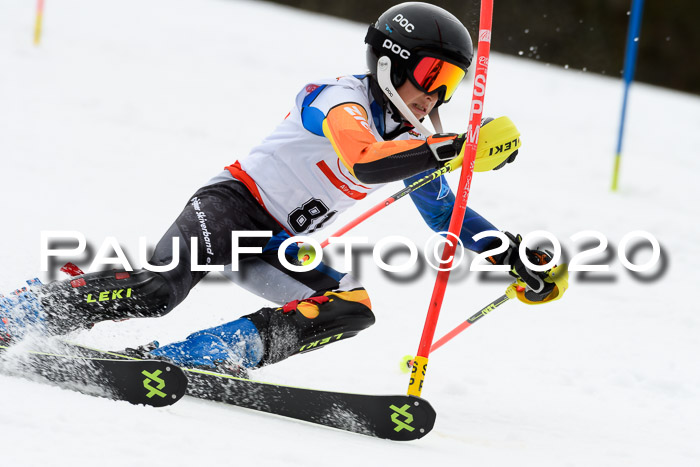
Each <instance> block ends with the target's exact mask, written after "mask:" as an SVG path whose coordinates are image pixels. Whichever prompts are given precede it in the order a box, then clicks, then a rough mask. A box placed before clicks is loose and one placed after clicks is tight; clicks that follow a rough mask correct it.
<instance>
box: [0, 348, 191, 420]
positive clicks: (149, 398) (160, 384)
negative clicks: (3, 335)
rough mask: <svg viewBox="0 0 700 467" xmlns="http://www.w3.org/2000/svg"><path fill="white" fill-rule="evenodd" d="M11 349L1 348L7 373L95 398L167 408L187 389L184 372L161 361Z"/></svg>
mask: <svg viewBox="0 0 700 467" xmlns="http://www.w3.org/2000/svg"><path fill="white" fill-rule="evenodd" d="M8 349H9V348H8V347H7V346H4V345H0V356H1V357H2V358H0V372H2V373H3V374H7V375H11V376H21V377H27V378H30V379H34V378H31V377H32V376H33V377H36V376H39V377H41V378H42V379H43V380H45V381H48V382H50V383H52V384H55V385H57V386H59V387H62V388H65V389H71V390H74V391H77V392H80V393H83V394H88V395H91V396H97V397H105V398H108V399H112V400H122V401H127V402H130V403H132V404H144V405H150V406H153V407H164V406H168V405H172V404H174V403H175V402H177V401H178V400H180V399H181V398H182V396H184V395H185V391H186V388H187V377H186V376H185V374H184V372H183V371H182V370H181V369H180V368H179V367H177V366H176V365H173V364H170V363H167V362H163V361H159V360H133V361H132V360H124V359H119V358H104V356H102V357H90V356H86V355H84V354H82V355H80V354H79V355H68V354H63V353H51V352H40V351H37V350H20V349H16V348H13V349H12V350H11V351H10V350H8ZM81 353H82V352H81Z"/></svg>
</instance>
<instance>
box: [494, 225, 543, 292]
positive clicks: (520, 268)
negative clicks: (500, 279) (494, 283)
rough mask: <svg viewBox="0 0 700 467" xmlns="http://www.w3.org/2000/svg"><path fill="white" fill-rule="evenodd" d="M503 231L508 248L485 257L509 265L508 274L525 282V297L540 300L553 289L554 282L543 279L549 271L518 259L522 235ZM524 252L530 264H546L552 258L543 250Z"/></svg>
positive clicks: (528, 249)
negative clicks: (540, 270)
mask: <svg viewBox="0 0 700 467" xmlns="http://www.w3.org/2000/svg"><path fill="white" fill-rule="evenodd" d="M504 233H505V234H506V236H507V237H508V239H509V241H510V244H509V245H508V249H507V250H506V251H504V252H503V253H500V254H498V255H495V256H489V257H488V258H487V259H488V260H489V261H490V262H491V263H493V264H497V265H508V266H510V275H511V276H513V277H515V278H516V279H520V280H522V281H523V282H525V284H527V288H526V290H525V298H527V299H528V300H530V301H531V302H541V301H542V300H544V299H545V298H547V297H548V296H549V294H550V293H552V290H554V285H555V284H554V282H551V281H549V280H547V281H545V279H546V278H548V277H549V275H548V272H549V271H542V272H539V271H533V270H532V269H528V267H527V266H526V265H525V264H524V263H523V261H522V260H521V259H520V254H519V249H520V243H521V242H522V240H523V239H522V237H521V236H520V235H517V236H515V235H513V234H511V233H510V232H504ZM525 254H526V256H527V259H528V260H529V261H530V262H531V263H532V264H536V265H542V264H547V263H549V262H550V261H551V260H552V255H551V253H549V252H548V251H544V250H532V249H530V248H525ZM552 267H554V265H552ZM550 270H551V268H550Z"/></svg>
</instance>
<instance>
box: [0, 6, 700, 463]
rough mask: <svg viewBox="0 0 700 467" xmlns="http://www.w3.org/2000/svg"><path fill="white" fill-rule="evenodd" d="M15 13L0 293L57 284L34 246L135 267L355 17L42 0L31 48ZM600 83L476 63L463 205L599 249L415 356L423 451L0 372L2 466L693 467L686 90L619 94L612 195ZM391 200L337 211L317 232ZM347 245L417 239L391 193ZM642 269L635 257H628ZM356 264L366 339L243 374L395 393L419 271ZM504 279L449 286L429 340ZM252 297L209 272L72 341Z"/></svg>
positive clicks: (337, 52) (421, 304)
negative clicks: (71, 243)
mask: <svg viewBox="0 0 700 467" xmlns="http://www.w3.org/2000/svg"><path fill="white" fill-rule="evenodd" d="M33 9H34V2H27V1H20V0H4V1H3V2H1V3H0V173H2V181H1V182H0V199H1V200H2V208H3V209H2V212H3V213H4V221H3V229H2V231H1V232H0V252H1V258H2V264H3V267H2V271H1V272H0V290H2V291H4V292H9V291H11V290H13V289H15V288H17V287H18V286H20V285H21V284H22V281H23V279H24V278H31V277H36V276H39V277H40V278H41V279H42V280H44V281H48V280H49V279H51V278H57V277H58V276H57V275H56V274H54V273H53V272H50V273H49V272H43V273H41V272H39V264H40V263H39V253H40V246H39V239H40V232H41V231H42V230H78V231H81V232H83V233H84V234H85V235H86V237H87V238H88V240H89V242H90V243H91V245H93V250H92V253H94V252H95V251H96V249H97V248H98V247H99V245H100V244H101V243H102V241H103V240H104V239H105V238H106V237H108V236H114V237H116V238H117V239H118V241H119V243H120V244H121V245H122V246H123V248H124V249H125V251H127V253H128V255H129V259H130V260H131V261H132V262H133V263H134V265H138V261H137V251H138V239H139V237H141V236H145V237H146V238H147V239H148V241H149V243H150V244H154V243H155V242H156V241H157V240H158V239H159V236H160V235H161V234H162V233H163V232H164V231H165V229H166V228H167V226H169V225H170V223H171V222H172V220H173V219H174V218H175V216H176V215H177V214H178V213H179V211H180V209H181V208H182V206H183V204H184V203H185V201H186V200H187V197H188V196H189V195H190V194H191V193H193V192H194V190H196V188H197V187H198V186H200V185H201V184H202V183H204V182H205V181H206V180H208V179H209V178H210V177H211V176H213V175H215V174H217V173H218V172H219V171H220V170H221V169H222V167H224V166H225V165H227V164H229V163H231V162H233V161H235V159H236V158H237V157H238V156H239V155H242V154H245V153H246V151H248V150H249V149H250V148H251V147H252V146H253V145H255V144H256V143H257V142H258V141H259V140H261V139H262V138H263V137H264V136H265V135H266V134H267V133H268V132H269V131H271V129H272V128H274V126H275V125H276V123H277V122H278V121H279V120H280V119H281V118H283V117H284V115H286V113H287V111H288V110H289V108H290V107H291V105H292V99H293V97H294V95H295V94H296V92H297V91H298V89H300V87H301V86H303V85H304V84H306V83H307V82H310V81H312V80H314V79H316V78H321V77H328V76H339V75H342V74H350V73H361V72H363V71H364V47H363V44H362V38H363V37H364V33H365V27H366V26H364V25H361V24H356V23H352V22H348V21H343V20H339V19H334V18H331V17H326V16H321V15H314V14H308V13H304V12H301V11H298V10H293V9H290V8H285V7H280V6H275V5H272V4H267V3H264V2H252V1H221V0H200V1H196V2H195V1H194V0H169V1H165V0H151V1H149V2H142V1H135V0H123V1H121V2H107V1H87V0H65V1H63V2H52V1H49V2H47V5H46V13H45V18H44V34H43V38H42V43H41V45H40V47H34V46H33V45H32V43H31V41H32V29H33V14H34V12H33ZM495 27H498V25H495ZM470 85H471V79H468V80H467V81H465V84H464V85H463V89H461V90H460V91H459V92H458V93H457V94H456V95H455V97H454V99H453V101H452V102H451V103H450V105H449V106H447V107H446V108H445V109H444V110H443V122H445V124H446V127H447V129H448V130H452V131H459V130H463V129H464V124H463V122H465V121H466V109H467V108H468V106H469V99H470V97H471V96H470V91H469V88H470ZM621 92H622V85H621V83H620V81H619V80H617V79H612V78H609V77H601V76H595V75H592V74H590V73H582V72H578V71H575V70H564V69H562V68H559V67H554V66H544V65H542V64H539V63H533V62H530V61H527V60H524V59H519V58H513V57H507V56H503V55H499V54H492V59H491V66H490V69H489V78H488V86H487V94H486V109H485V110H486V114H488V115H494V116H498V115H508V116H509V117H510V118H511V119H512V120H513V121H514V122H515V123H516V124H517V125H518V127H519V129H520V131H521V133H522V135H523V136H522V141H523V149H522V150H521V154H520V156H519V157H518V160H517V161H516V163H515V164H512V165H511V166H508V167H507V168H505V169H503V170H501V171H498V172H490V173H479V174H476V176H475V178H474V182H473V185H472V193H471V195H470V198H469V202H470V205H471V206H473V207H474V208H475V209H476V210H477V211H479V212H480V213H482V214H483V215H484V216H485V217H487V218H488V219H489V220H491V222H493V223H494V224H495V225H496V226H498V227H499V228H501V229H504V230H509V231H512V232H520V233H523V234H525V233H528V232H531V231H535V230H547V231H550V232H552V233H553V234H554V235H555V236H556V237H557V238H558V239H559V240H560V241H561V243H562V245H563V247H564V250H565V251H567V252H568V253H569V256H571V255H572V254H574V253H575V252H576V251H577V250H578V249H580V247H581V245H583V244H584V243H585V242H586V240H579V241H577V242H575V241H573V240H571V239H570V237H571V236H572V235H574V234H576V233H577V232H581V231H587V230H596V231H599V232H601V233H603V234H604V235H605V237H606V238H607V239H608V240H609V242H610V244H609V246H608V250H607V252H608V253H609V255H608V256H607V257H606V255H605V254H600V255H597V256H595V257H593V258H591V261H592V262H594V263H595V262H598V263H605V264H610V266H611V268H610V271H609V272H608V273H605V274H603V273H589V274H586V275H584V274H582V273H572V277H571V287H570V289H569V290H568V292H567V293H566V295H565V296H564V298H563V299H562V300H560V301H558V302H555V303H552V304H548V305H544V306H540V307H527V306H525V305H523V304H520V303H507V304H505V305H503V307H501V308H499V309H498V310H496V311H494V312H492V313H491V314H489V315H488V316H487V317H485V318H484V319H482V320H480V321H479V322H478V323H477V324H476V325H474V326H473V327H472V328H470V329H468V330H467V331H465V333H463V334H462V335H460V336H459V337H457V338H456V339H454V340H453V341H452V342H450V343H449V344H447V345H446V346H445V347H444V348H442V349H440V350H438V351H436V352H435V353H434V354H433V355H432V356H431V359H430V370H429V372H428V375H427V379H426V384H425V388H424V391H423V396H424V397H425V398H426V399H428V400H429V401H430V402H431V404H432V405H433V406H434V407H435V409H436V410H437V413H438V419H437V423H436V426H435V429H434V430H433V432H432V433H431V434H429V435H428V436H427V437H425V438H424V439H422V440H420V441H416V442H411V443H395V442H387V441H382V440H377V439H372V438H368V437H364V436H361V435H354V434H345V433H342V432H339V431H337V430H332V429H326V428H320V427H316V426H313V425H310V424H305V423H300V422H297V421H293V420H288V419H284V418H281V417H275V416H269V415H265V414H258V413H255V412H251V411H247V410H245V409H239V408H235V407H227V406H223V405H221V404H216V403H211V402H206V401H198V400H194V399H189V398H186V399H183V400H182V401H180V402H178V403H177V404H176V405H174V406H172V407H169V408H164V409H152V408H149V407H140V406H131V405H129V404H127V403H122V402H115V401H109V400H105V399H98V398H91V397H88V396H84V395H81V394H78V393H74V392H70V391H67V390H63V389H59V388H56V387H52V386H47V385H41V384H37V383H35V382H32V381H27V380H22V379H16V378H10V377H7V376H0V387H1V388H2V390H0V401H1V402H0V414H1V416H0V430H1V432H2V437H1V438H2V444H1V447H0V455H1V456H2V459H3V463H4V464H5V465H12V466H43V465H66V466H68V465H70V466H73V467H78V466H88V465H94V464H95V463H99V464H100V465H104V466H111V465H114V466H117V465H119V466H123V465H128V464H137V465H156V466H157V465H194V464H200V465H207V464H212V465H240V464H243V463H253V462H255V463H260V464H261V465H289V466H297V465H298V466H302V465H304V466H306V465H309V464H311V463H329V464H330V463H332V464H334V465H358V464H360V463H362V464H365V465H380V464H389V465H399V464H400V463H406V462H416V463H427V462H430V463H431V464H432V465H479V466H506V465H508V466H510V465H522V466H530V465H533V466H534V465H538V466H542V465H547V466H548V465H551V466H561V465H571V466H577V465H581V466H590V465H596V466H604V465H610V466H620V465H630V466H640V465H650V466H651V465H660V464H662V463H663V464H665V465H674V466H683V465H687V466H691V465H698V463H699V462H700V447H698V444H697V438H698V435H700V429H699V423H698V420H699V419H700V389H699V388H700V366H699V364H698V355H700V340H699V339H698V337H697V336H698V331H699V330H700V318H699V317H698V315H697V313H696V311H697V305H695V304H694V302H695V300H694V292H693V290H694V286H695V281H696V280H697V277H698V275H697V273H696V272H695V271H696V264H695V261H696V260H697V258H698V257H700V246H699V245H698V241H697V238H698V233H699V228H698V226H697V224H696V222H697V219H698V208H697V202H698V200H699V196H698V195H699V193H700V188H698V184H697V181H696V177H697V174H698V171H699V169H700V158H698V157H697V156H698V148H699V147H700V134H699V133H698V132H697V129H698V128H699V127H700V98H698V97H697V96H692V95H687V94H682V93H678V92H672V91H669V90H664V89H660V88H655V87H651V86H646V85H642V84H634V85H633V88H632V92H631V96H630V102H629V109H628V120H627V127H626V138H625V144H624V148H623V159H622V166H621V179H620V191H619V192H618V193H614V194H613V193H611V192H610V190H609V184H610V178H611V172H612V166H613V155H614V149H615V143H616V137H617V131H618V128H617V125H618V118H619V117H618V114H619V110H620V102H621ZM457 177H458V175H456V174H453V175H451V176H450V181H451V184H452V186H453V188H454V187H456V185H457ZM399 188H400V185H399V184H396V185H392V186H390V187H387V188H386V189H385V190H384V191H383V192H382V193H379V194H377V195H375V196H374V197H372V198H371V199H368V200H365V201H363V202H361V203H358V206H356V208H355V209H353V210H352V211H351V212H348V213H345V214H344V215H343V216H341V217H340V219H339V220H337V221H336V222H335V223H334V224H333V225H332V226H331V228H330V229H327V231H326V233H330V232H331V231H332V230H333V229H335V228H338V227H340V226H341V225H343V222H345V221H348V220H350V219H352V218H353V217H355V216H357V215H358V214H359V213H361V212H362V211H364V210H366V209H368V208H369V207H371V206H373V205H374V204H375V203H377V202H379V201H380V200H381V199H383V198H382V196H384V197H386V196H388V195H390V194H391V193H393V192H394V191H397V190H398V189H399ZM635 230H646V231H648V232H650V233H652V234H653V235H654V237H655V238H657V239H658V240H659V242H660V244H661V247H662V253H663V255H662V257H663V261H664V263H665V269H663V270H662V271H661V272H657V273H656V274H654V275H653V277H652V278H651V279H649V280H646V281H643V280H639V279H635V276H633V275H632V274H630V272H629V271H627V270H626V269H625V268H624V267H623V266H622V264H621V263H620V260H619V259H618V258H617V253H616V251H617V246H618V245H619V243H620V241H621V239H622V238H623V236H624V235H625V234H627V233H628V232H631V231H635ZM352 234H353V235H358V236H359V235H366V236H368V237H369V238H370V240H371V241H372V242H373V243H375V242H377V241H378V240H379V239H381V238H382V236H384V235H404V236H407V237H408V238H410V239H411V240H412V241H414V242H416V244H417V245H419V246H422V245H423V243H424V242H425V241H426V240H427V239H428V237H429V236H430V234H431V232H429V231H428V229H427V228H426V227H425V226H424V225H423V223H422V220H421V219H420V218H419V216H417V215H416V212H415V208H414V207H413V206H412V205H411V203H410V202H408V201H401V202H398V203H395V204H394V205H392V206H391V207H389V208H387V209H386V210H385V211H384V212H382V213H381V214H379V215H377V216H375V217H374V218H372V219H371V220H369V221H367V222H365V223H364V224H362V225H361V226H360V227H358V228H357V229H356V230H355V231H353V233H352ZM319 238H321V236H319ZM333 251H334V250H330V251H329V255H331V260H333V261H334V262H335V263H334V264H338V265H339V264H341V262H342V255H341V254H339V253H333ZM337 251H338V252H339V251H340V250H337ZM629 251H631V249H630V250H629ZM649 256H650V254H649V249H648V248H646V249H641V250H640V251H639V252H638V254H637V255H630V258H631V259H633V260H634V262H635V263H643V262H644V261H646V259H648V258H649ZM400 259H401V257H398V258H397V259H396V260H397V261H398V260H400ZM82 260H83V261H85V260H86V258H82ZM357 264H358V266H359V268H358V269H356V270H355V273H356V274H357V275H359V277H360V278H361V280H362V281H363V283H364V284H366V285H367V287H368V289H369V292H370V296H371V298H372V301H373V309H374V310H375V313H376V315H377V324H376V325H375V326H373V327H372V328H370V329H369V330H367V331H364V332H363V333H362V334H360V335H359V336H358V337H355V338H353V339H351V340H348V341H343V342H340V343H337V344H334V345H333V346H332V347H330V348H328V349H325V350H323V351H319V352H312V353H310V354H306V355H302V356H298V357H294V358H291V359H289V360H287V361H284V362H282V363H280V364H278V365H275V366H273V367H268V368H265V369H262V370H260V371H258V372H256V374H255V378H256V379H260V380H265V381H274V382H281V383H288V384H294V385H299V386H305V387H317V388H323V389H332V390H341V391H349V392H362V393H403V392H405V390H406V386H407V383H408V380H407V376H406V375H404V374H401V373H399V371H398V362H399V360H400V358H401V356H403V355H405V354H408V353H411V352H414V351H415V349H416V348H417V344H418V341H419V339H420V333H421V330H422V326H423V321H424V317H425V311H426V309H427V304H428V300H429V297H430V293H431V290H432V284H433V281H434V273H433V272H432V271H430V270H429V269H425V268H424V269H420V270H418V271H417V272H416V274H415V275H416V276H417V278H413V279H410V280H405V281H398V280H396V278H395V277H394V278H392V277H391V276H390V275H389V274H387V273H384V272H382V271H381V270H379V269H378V268H377V267H376V266H375V265H374V264H373V262H372V257H371V251H369V252H367V251H365V252H364V253H363V254H362V255H360V259H359V260H358V262H357ZM657 269H658V268H657ZM406 275H407V274H403V275H400V276H401V277H405V276H406ZM647 275H648V274H647ZM596 278H597V279H598V280H594V279H596ZM506 284H507V282H494V281H485V280H483V279H480V278H479V277H478V275H477V274H476V273H473V272H472V273H470V272H468V271H467V270H466V266H465V267H464V268H461V269H460V270H459V271H456V272H455V274H453V281H451V284H450V287H448V292H447V296H446V299H445V303H444V306H443V311H442V314H441V319H440V322H439V325H438V330H437V335H438V336H441V335H442V334H444V333H445V332H447V331H449V330H450V329H452V328H453V327H454V326H456V325H457V324H458V323H460V322H461V321H462V320H464V319H465V318H466V317H468V316H470V315H471V314H472V313H474V312H475V311H476V310H478V309H479V308H480V307H481V306H483V305H485V304H487V303H488V302H490V301H491V300H492V299H494V298H496V297H497V296H499V295H500V294H502V293H503V289H504V288H505V285H506ZM263 305H265V302H264V301H263V300H262V299H260V298H258V297H254V296H252V295H250V294H248V293H246V292H244V291H242V290H240V289H238V288H236V286H234V285H232V284H230V283H228V282H226V281H224V280H219V279H216V278H213V277H212V278H211V279H210V280H206V281H205V282H204V283H202V284H201V285H200V286H198V287H197V288H195V289H194V291H193V292H192V293H191V296H190V297H189V298H188V300H186V301H185V303H183V304H182V305H181V306H180V307H178V308H177V309H176V310H174V311H173V312H172V313H170V314H169V315H168V316H166V317H164V318H160V319H145V320H132V321H129V322H124V323H102V324H99V325H97V326H96V327H95V328H94V329H93V330H92V331H90V332H84V333H82V334H79V335H77V336H74V338H75V339H76V340H79V341H81V342H84V343H86V344H90V345H93V346H96V347H102V348H110V349H116V348H123V347H124V346H127V345H137V344H141V343H144V342H148V341H150V340H153V339H158V340H159V341H161V342H170V341H172V340H176V339H180V338H182V337H184V336H185V335H187V334H188V333H189V332H191V331H194V330H197V329H201V328H204V327H208V326H212V325H215V324H220V323H223V322H226V321H229V320H232V319H234V318H236V317H238V316H240V315H242V314H246V313H250V312H251V311H253V310H255V309H257V308H258V307H260V306H263Z"/></svg>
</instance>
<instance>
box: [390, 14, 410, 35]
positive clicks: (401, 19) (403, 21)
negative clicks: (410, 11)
mask: <svg viewBox="0 0 700 467" xmlns="http://www.w3.org/2000/svg"><path fill="white" fill-rule="evenodd" d="M393 21H394V22H396V23H399V24H400V25H401V27H402V28H404V29H405V30H406V32H413V28H414V26H413V24H411V23H410V22H409V21H408V20H407V19H406V18H404V17H403V15H402V14H401V13H399V14H398V15H396V16H394V19H393Z"/></svg>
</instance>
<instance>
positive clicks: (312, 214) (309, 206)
mask: <svg viewBox="0 0 700 467" xmlns="http://www.w3.org/2000/svg"><path fill="white" fill-rule="evenodd" d="M337 213H338V211H331V212H328V207H327V206H326V205H325V204H324V203H323V201H321V200H320V199H316V198H311V199H310V200H308V201H307V202H305V203H304V204H302V205H301V207H299V208H296V209H295V210H294V211H292V212H290V213H289V216H287V222H289V225H290V226H291V227H292V229H293V230H294V232H296V233H302V232H306V233H311V232H315V231H316V230H318V229H320V228H321V227H323V225H324V224H325V223H326V222H328V220H329V219H330V218H332V217H333V216H335V215H336V214H337ZM319 218H322V219H320V221H318V222H315V221H316V220H317V219H319ZM314 223H315V225H314Z"/></svg>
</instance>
